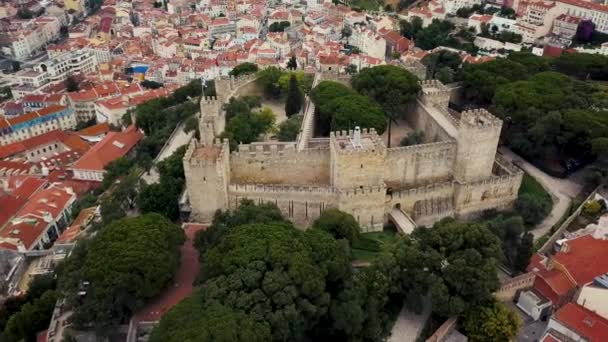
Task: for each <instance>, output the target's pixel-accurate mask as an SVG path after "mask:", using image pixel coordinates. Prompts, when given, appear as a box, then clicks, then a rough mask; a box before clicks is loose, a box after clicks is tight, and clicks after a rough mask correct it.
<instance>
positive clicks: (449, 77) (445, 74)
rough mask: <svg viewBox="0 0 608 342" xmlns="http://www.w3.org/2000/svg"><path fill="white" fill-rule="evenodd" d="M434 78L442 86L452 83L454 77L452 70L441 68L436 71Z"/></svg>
mask: <svg viewBox="0 0 608 342" xmlns="http://www.w3.org/2000/svg"><path fill="white" fill-rule="evenodd" d="M435 77H436V78H437V79H438V80H439V81H440V82H441V83H443V84H447V83H452V82H454V78H455V77H456V75H455V72H454V70H452V69H451V68H449V67H443V68H441V69H439V70H438V71H437V74H435Z"/></svg>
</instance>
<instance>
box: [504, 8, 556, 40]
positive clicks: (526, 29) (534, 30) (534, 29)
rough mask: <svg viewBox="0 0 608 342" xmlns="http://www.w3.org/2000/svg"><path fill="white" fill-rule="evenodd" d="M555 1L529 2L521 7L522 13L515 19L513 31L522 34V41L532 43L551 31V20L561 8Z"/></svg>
mask: <svg viewBox="0 0 608 342" xmlns="http://www.w3.org/2000/svg"><path fill="white" fill-rule="evenodd" d="M556 4H557V3H555V2H549V1H537V2H531V3H528V4H527V5H526V7H525V8H524V9H523V15H522V17H521V18H519V19H518V20H517V24H516V25H515V27H514V30H513V31H514V32H515V33H519V34H520V35H521V36H522V42H524V43H534V42H535V41H536V40H538V39H540V38H541V37H544V36H546V35H547V34H549V32H551V27H552V26H553V21H554V20H555V18H557V16H558V15H559V14H560V13H563V11H562V10H560V8H559V7H558V6H557V5H556Z"/></svg>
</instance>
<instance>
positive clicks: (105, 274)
mask: <svg viewBox="0 0 608 342" xmlns="http://www.w3.org/2000/svg"><path fill="white" fill-rule="evenodd" d="M183 241H184V233H183V231H182V230H181V229H180V228H179V227H177V226H175V225H174V224H172V223H171V222H170V221H168V220H167V219H166V218H164V217H163V216H161V215H158V214H146V215H143V216H138V217H134V218H126V219H122V220H119V221H115V222H114V223H112V224H110V225H108V226H106V227H104V229H102V230H101V231H100V232H99V233H98V235H97V236H96V237H95V238H94V239H93V240H92V241H91V243H90V246H89V247H88V252H87V253H86V256H85V257H84V260H83V263H82V264H81V265H82V269H81V271H80V272H81V274H82V278H81V279H80V281H84V280H86V281H88V282H89V285H88V286H87V287H86V295H84V296H83V297H80V299H77V298H74V297H78V296H79V295H78V292H79V291H80V289H79V286H80V283H79V281H78V280H76V281H74V279H72V280H70V281H67V282H65V283H64V286H65V287H63V289H64V290H65V292H64V293H63V294H64V295H65V296H67V297H69V298H70V299H69V300H68V303H71V306H72V309H73V312H74V313H73V315H72V318H71V319H72V321H73V322H74V323H75V324H76V326H83V325H87V324H90V323H95V327H96V328H97V329H98V330H99V331H104V329H105V328H107V327H110V326H115V325H117V324H121V323H124V322H125V321H126V320H127V319H128V318H129V317H130V316H131V315H132V314H133V313H134V312H135V311H137V310H138V309H139V308H141V307H142V306H143V305H144V303H145V302H146V301H147V300H149V299H151V298H153V297H154V296H156V295H158V294H159V293H160V292H161V291H162V290H163V289H164V288H165V287H166V286H167V285H168V284H169V282H170V281H171V279H172V278H173V275H174V274H175V271H176V270H177V268H178V264H179V254H180V253H179V247H180V246H181V244H182V243H183Z"/></svg>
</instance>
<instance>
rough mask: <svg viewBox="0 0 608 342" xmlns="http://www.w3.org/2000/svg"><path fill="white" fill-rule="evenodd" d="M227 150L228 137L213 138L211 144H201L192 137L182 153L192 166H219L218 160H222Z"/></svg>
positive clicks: (228, 148) (228, 149)
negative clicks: (184, 152)
mask: <svg viewBox="0 0 608 342" xmlns="http://www.w3.org/2000/svg"><path fill="white" fill-rule="evenodd" d="M229 151H230V147H229V145H228V139H223V140H220V139H215V140H214V142H213V144H211V145H202V144H200V143H198V142H197V141H196V139H192V141H191V142H190V145H188V149H187V150H186V154H185V155H184V161H186V162H187V163H188V165H190V166H193V167H209V166H219V165H221V163H219V162H218V161H221V160H224V158H225V157H226V154H227V153H229Z"/></svg>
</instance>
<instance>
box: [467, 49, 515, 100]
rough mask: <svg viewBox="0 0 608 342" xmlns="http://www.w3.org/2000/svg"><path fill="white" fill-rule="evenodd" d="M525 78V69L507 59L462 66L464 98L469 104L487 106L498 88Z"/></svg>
mask: <svg viewBox="0 0 608 342" xmlns="http://www.w3.org/2000/svg"><path fill="white" fill-rule="evenodd" d="M526 76H527V73H526V67H524V66H523V65H521V64H519V63H516V62H513V61H511V60H508V59H504V58H498V59H496V60H493V61H490V62H487V63H481V64H465V65H464V66H463V85H464V88H465V96H466V98H467V99H468V100H469V101H470V102H474V103H478V104H488V103H490V102H491V101H492V99H493V98H494V93H495V92H496V88H498V86H500V85H503V84H507V83H509V82H513V81H517V80H523V79H525V78H526Z"/></svg>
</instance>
